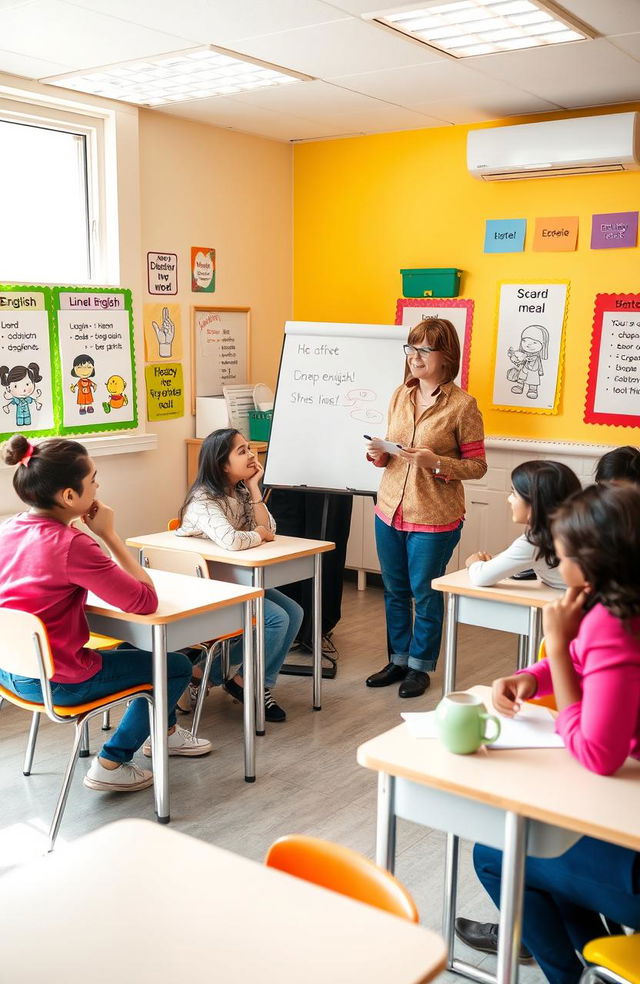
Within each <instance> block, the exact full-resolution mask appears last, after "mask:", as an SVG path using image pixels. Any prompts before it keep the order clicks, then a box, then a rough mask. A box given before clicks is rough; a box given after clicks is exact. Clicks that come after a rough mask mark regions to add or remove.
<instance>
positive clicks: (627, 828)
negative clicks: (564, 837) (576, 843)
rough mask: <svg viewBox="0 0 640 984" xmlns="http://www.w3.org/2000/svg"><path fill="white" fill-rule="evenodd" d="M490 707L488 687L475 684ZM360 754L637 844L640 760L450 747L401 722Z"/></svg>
mask: <svg viewBox="0 0 640 984" xmlns="http://www.w3.org/2000/svg"><path fill="white" fill-rule="evenodd" d="M472 691H473V693H477V694H478V695H479V696H480V697H481V698H482V699H483V701H484V703H485V704H486V706H487V707H488V708H489V710H492V704H491V690H490V688H489V687H473V688H472ZM357 758H358V762H359V763H360V765H363V766H365V768H367V769H375V770H376V771H378V772H386V773H388V774H389V775H392V776H399V777H402V778H404V779H410V780H411V781H412V782H417V783H421V784H423V785H425V786H432V787H433V788H435V789H442V790H446V791H448V792H452V793H457V794H459V795H460V796H463V797H468V798H469V799H472V800H476V801H478V802H481V803H488V804H490V805H492V806H496V807H498V808H499V809H502V810H513V811H514V812H516V813H519V814H520V815H521V816H525V817H528V818H530V819H533V820H541V821H542V822H544V823H549V824H553V825H554V826H556V827H562V828H564V829H567V830H572V831H576V832H577V833H580V834H586V835H588V836H590V837H599V838H601V839H602V840H606V841H610V842H612V843H614V844H621V845H623V846H624V847H630V848H632V849H633V850H636V851H640V823H639V822H638V817H640V761H637V760H635V759H631V758H629V759H627V761H626V763H625V764H624V766H623V767H622V768H621V769H620V770H619V772H617V773H616V775H615V776H598V775H595V773H593V772H588V771H587V769H585V768H584V766H582V765H580V764H579V762H576V760H575V759H574V758H573V757H572V756H571V755H570V754H569V752H568V751H567V750H566V749H564V748H518V749H495V750H494V751H489V750H488V749H486V748H482V749H480V750H479V751H477V752H476V753H475V754H474V755H454V754H453V753H452V752H448V751H447V750H446V748H445V747H444V746H443V745H442V744H441V743H440V742H439V741H438V740H436V739H428V738H412V737H411V735H410V734H409V732H408V730H407V726H406V724H401V725H400V726H399V727H397V728H392V730H391V731H387V732H385V733H384V734H382V735H378V737H377V738H373V739H371V741H367V742H365V743H364V745H361V746H360V747H359V749H358V753H357Z"/></svg>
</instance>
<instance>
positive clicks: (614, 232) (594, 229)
mask: <svg viewBox="0 0 640 984" xmlns="http://www.w3.org/2000/svg"><path fill="white" fill-rule="evenodd" d="M637 240H638V213H637V212H604V213H602V214H599V215H594V216H593V219H592V226H591V249H624V248H625V247H628V246H635V245H636V242H637Z"/></svg>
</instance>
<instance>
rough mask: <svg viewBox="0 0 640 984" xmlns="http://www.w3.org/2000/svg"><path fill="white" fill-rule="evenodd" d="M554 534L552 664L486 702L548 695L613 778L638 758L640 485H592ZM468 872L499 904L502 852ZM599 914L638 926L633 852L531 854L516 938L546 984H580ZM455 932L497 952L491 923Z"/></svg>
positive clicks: (477, 855)
mask: <svg viewBox="0 0 640 984" xmlns="http://www.w3.org/2000/svg"><path fill="white" fill-rule="evenodd" d="M552 534H553V538H554V544H555V550H556V554H557V556H558V558H559V566H560V573H561V574H562V577H563V579H564V581H565V583H566V585H567V592H566V594H565V595H564V597H563V598H562V599H561V600H560V601H557V602H554V603H552V604H549V605H546V606H545V608H544V609H543V627H544V636H545V644H546V651H547V656H546V658H545V659H543V660H540V662H538V663H536V664H535V665H534V666H529V667H527V668H526V670H521V671H519V672H518V673H515V674H513V675H512V676H508V677H502V678H501V679H499V680H496V681H495V682H494V684H493V703H494V705H495V707H496V709H497V710H498V711H499V712H500V713H501V714H504V715H506V716H507V717H513V715H514V714H517V713H518V711H519V710H520V708H521V707H522V705H523V703H524V702H525V701H527V700H529V699H530V698H532V697H535V696H540V697H542V696H544V695H546V694H551V693H553V695H554V696H555V700H556V704H557V706H558V711H559V714H558V718H557V720H556V731H557V732H558V734H560V735H561V736H562V738H563V739H564V742H565V745H566V747H567V750H568V752H569V754H570V755H572V756H573V757H574V758H576V759H577V760H578V762H580V764H581V765H583V766H584V767H585V768H586V769H589V771H591V772H596V773H597V774H598V775H601V776H610V775H613V774H614V773H615V772H617V770H618V769H619V768H620V767H621V766H622V765H623V763H624V761H625V759H626V758H627V756H629V755H631V756H632V757H633V758H640V565H639V564H638V557H639V556H640V489H638V488H637V487H636V486H635V485H632V484H630V483H625V484H620V485H613V484H612V485H603V486H595V485H593V486H590V487H589V488H588V489H585V490H584V491H583V492H580V493H578V494H577V495H575V496H574V497H573V498H571V499H570V500H569V501H568V502H566V503H565V504H564V505H563V506H560V508H559V509H558V510H557V511H556V513H555V515H554V517H553V521H552ZM602 795H603V796H606V790H605V787H604V786H603V787H602ZM474 865H475V869H476V873H477V874H478V877H479V878H480V881H481V882H482V884H483V885H484V887H485V889H486V890H487V892H488V893H489V895H490V896H491V898H492V899H493V901H494V902H495V904H496V905H497V906H499V901H500V877H501V865H502V855H501V853H500V851H496V850H494V849H493V848H488V847H483V846H480V845H476V847H475V849H474ZM598 913H602V914H603V915H604V916H605V917H606V918H607V920H613V921H615V922H616V923H619V924H620V925H622V926H630V927H632V928H634V929H640V854H639V853H637V852H636V851H632V850H629V849H628V848H624V847H619V846H617V845H615V844H608V843H605V842H604V841H600V840H596V839H595V838H593V837H582V838H581V839H580V840H579V841H578V842H577V843H576V844H575V845H574V846H573V847H572V848H570V849H569V850H568V851H567V852H566V853H565V854H563V855H561V856H560V857H557V858H536V857H529V858H527V861H526V869H525V901H524V921H523V931H522V936H523V940H524V942H525V944H526V945H527V946H528V948H529V949H530V950H531V952H532V954H533V956H534V957H535V958H536V960H537V961H538V964H539V965H540V968H541V969H542V971H543V973H544V975H545V977H546V978H547V980H548V981H549V982H550V984H578V981H579V980H580V977H581V974H582V971H583V969H584V968H583V965H582V963H581V961H580V959H579V958H578V956H577V954H576V951H577V952H578V953H580V952H581V951H582V949H583V947H584V946H585V944H586V943H587V942H588V941H589V940H590V939H593V938H595V937H597V936H601V935H602V922H601V920H600V917H599V915H598ZM456 932H457V934H458V936H459V937H460V938H461V939H462V940H464V942H465V943H467V944H468V945H470V946H473V947H475V948H477V949H481V950H483V951H485V952H495V949H496V946H497V926H496V925H495V924H493V925H492V924H487V923H475V922H472V921H470V920H466V919H458V920H456Z"/></svg>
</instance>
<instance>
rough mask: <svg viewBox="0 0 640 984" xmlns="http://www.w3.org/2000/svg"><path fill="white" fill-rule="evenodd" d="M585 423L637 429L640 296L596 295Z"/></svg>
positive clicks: (639, 413) (639, 412)
mask: <svg viewBox="0 0 640 984" xmlns="http://www.w3.org/2000/svg"><path fill="white" fill-rule="evenodd" d="M584 420H585V423H586V424H613V425H618V426H621V427H640V294H597V295H596V303H595V310H594V314H593V335H592V338H591V359H590V362H589V382H588V384H587V401H586V410H585V416H584ZM635 442H636V439H635V438H634V443H635Z"/></svg>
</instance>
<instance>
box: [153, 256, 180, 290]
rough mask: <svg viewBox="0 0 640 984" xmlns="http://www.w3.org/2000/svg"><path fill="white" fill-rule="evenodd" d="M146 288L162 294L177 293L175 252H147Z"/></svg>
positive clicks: (176, 258)
mask: <svg viewBox="0 0 640 984" xmlns="http://www.w3.org/2000/svg"><path fill="white" fill-rule="evenodd" d="M147 290H148V292H149V293H150V294H162V295H163V296H165V295H167V294H177V293H178V257H177V255H176V253H147Z"/></svg>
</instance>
